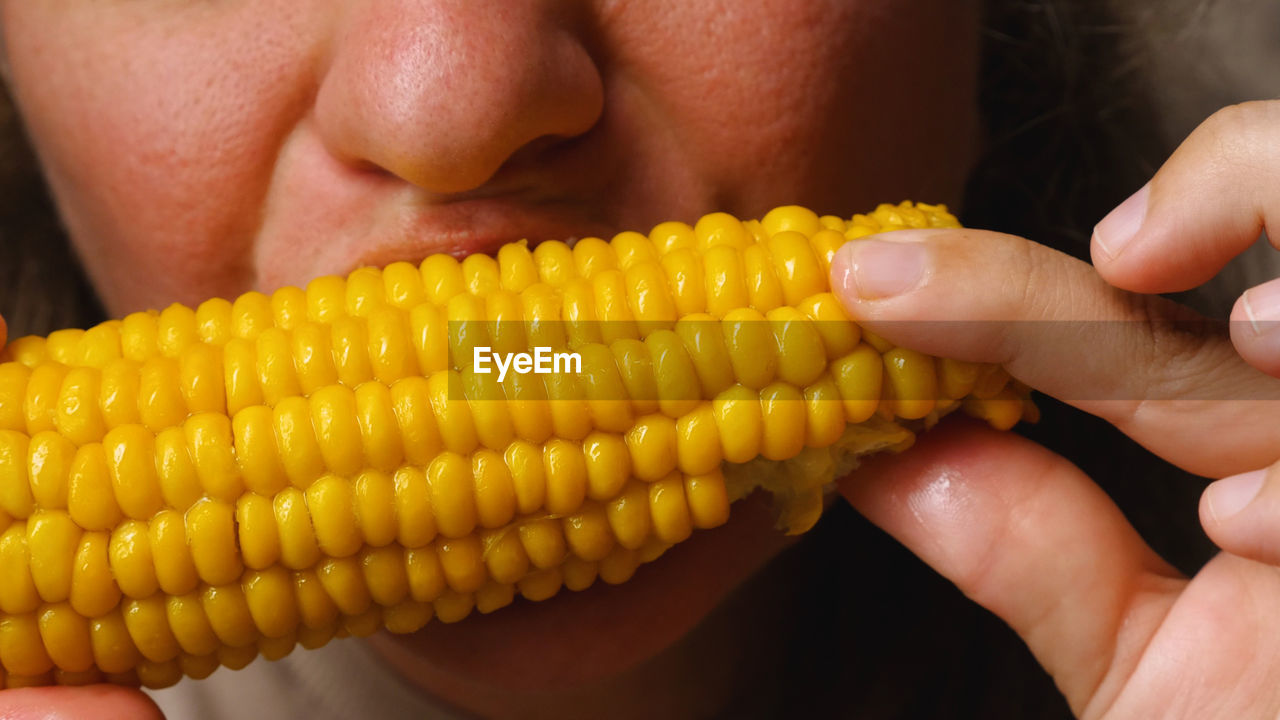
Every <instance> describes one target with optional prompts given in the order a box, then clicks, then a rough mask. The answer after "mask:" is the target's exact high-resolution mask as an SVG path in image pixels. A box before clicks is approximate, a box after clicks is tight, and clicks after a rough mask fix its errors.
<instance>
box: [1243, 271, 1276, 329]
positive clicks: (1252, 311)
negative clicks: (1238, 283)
mask: <svg viewBox="0 0 1280 720" xmlns="http://www.w3.org/2000/svg"><path fill="white" fill-rule="evenodd" d="M1240 304H1241V305H1242V306H1243V307H1244V316H1245V317H1247V318H1249V324H1250V325H1251V326H1253V332H1254V333H1255V334H1257V335H1263V334H1265V333H1268V332H1270V331H1272V330H1275V329H1276V328H1277V327H1278V326H1280V323H1278V322H1277V321H1280V279H1277V280H1269V281H1267V282H1264V283H1262V284H1261V285H1258V286H1257V287H1251V288H1249V289H1248V290H1245V291H1244V295H1243V296H1241V298H1240Z"/></svg>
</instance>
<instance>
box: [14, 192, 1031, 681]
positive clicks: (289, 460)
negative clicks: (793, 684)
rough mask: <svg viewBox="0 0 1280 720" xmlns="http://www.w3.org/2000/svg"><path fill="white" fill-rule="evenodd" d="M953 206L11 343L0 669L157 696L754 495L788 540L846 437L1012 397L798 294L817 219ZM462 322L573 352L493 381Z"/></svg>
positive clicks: (369, 275)
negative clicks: (568, 368)
mask: <svg viewBox="0 0 1280 720" xmlns="http://www.w3.org/2000/svg"><path fill="white" fill-rule="evenodd" d="M954 226H956V223H955V220H954V218H952V217H951V216H950V215H949V214H947V213H946V210H945V208H942V207H940V206H930V205H912V204H910V203H904V204H898V205H882V206H880V207H878V208H876V210H875V211H874V212H872V213H868V214H864V215H856V216H854V217H853V218H852V219H850V220H847V221H846V220H842V219H840V218H838V217H835V216H822V217H819V216H818V215H816V214H815V213H813V212H812V211H809V210H807V209H805V208H802V207H798V206H786V207H781V208H777V209H775V210H773V211H771V212H770V213H768V214H766V215H765V216H764V218H762V219H761V220H759V221H757V220H746V221H742V220H739V219H738V218H736V217H733V216H731V215H728V214H725V213H715V214H711V215H708V216H705V217H703V218H701V219H700V220H698V221H697V223H695V224H694V225H693V226H689V225H686V224H683V223H678V222H671V223H663V224H661V225H659V226H657V227H655V228H654V229H653V230H652V232H650V233H649V234H648V235H644V234H640V233H634V232H623V233H619V234H618V235H617V236H615V237H614V238H613V239H612V240H610V241H605V240H602V239H599V238H585V239H582V240H581V241H579V242H577V243H576V245H573V246H571V245H570V244H566V243H560V242H555V241H551V242H544V243H541V244H539V245H537V246H536V247H535V249H533V250H530V249H529V247H528V245H527V243H515V244H512V245H508V246H506V247H503V248H501V249H500V250H499V251H498V253H497V255H496V257H494V258H491V257H487V256H481V255H473V256H470V257H468V258H466V259H465V260H462V261H458V260H457V259H455V258H452V257H448V256H433V257H431V258H428V259H426V260H424V261H423V262H422V263H421V264H420V265H418V266H414V265H411V264H409V263H403V262H401V263H392V264H391V265H389V266H388V267H386V268H385V269H382V270H378V269H376V268H360V269H358V270H356V271H355V272H353V273H352V274H351V275H350V276H348V277H347V278H336V277H329V278H318V279H316V280H314V281H312V282H311V283H310V284H308V285H307V287H306V289H301V288H284V289H281V290H279V291H277V292H275V293H273V294H271V295H270V296H267V295H264V294H261V293H247V294H245V295H243V296H241V297H240V298H238V299H236V300H234V301H228V300H210V301H208V302H205V303H203V304H201V305H200V306H199V307H198V308H196V309H194V310H192V309H190V308H185V307H182V306H180V305H173V306H170V307H168V308H166V309H165V310H163V311H162V312H155V311H148V312H142V313H134V314H133V315H130V316H128V317H126V318H125V319H124V320H122V321H109V322H107V323H103V324H100V325H98V326H96V327H93V328H89V329H88V330H83V331H82V330H66V331H60V332H58V333H54V334H53V335H51V336H49V337H48V338H47V339H42V338H20V339H18V340H16V341H15V342H14V343H12V344H11V345H10V346H9V347H8V348H7V349H6V350H5V351H4V353H3V354H0V359H3V360H5V361H8V362H3V363H0V686H10V687H16V686H30V685H37V684H48V683H60V684H88V683H93V682H99V681H102V680H106V681H109V682H121V683H133V684H138V683H141V684H143V685H147V686H150V687H161V686H165V685H169V684H172V683H174V682H176V681H177V680H178V679H179V678H181V677H183V676H190V677H197V678H198V677H205V676H207V675H209V674H210V673H212V672H213V671H214V669H215V668H216V667H217V666H219V665H225V666H227V667H230V668H239V667H243V666H244V665H246V664H248V663H249V662H250V661H252V660H253V658H255V657H257V656H259V655H261V656H263V657H266V658H268V659H276V658H281V657H284V656H285V655H287V654H288V653H289V652H291V651H292V649H293V648H294V647H295V646H297V645H301V646H303V647H318V646H320V645H323V644H324V643H326V642H328V641H329V640H330V639H331V638H333V637H335V636H364V635H368V634H371V633H373V632H375V631H376V630H377V629H378V628H380V627H385V628H386V629H388V630H390V631H392V632H399V633H406V632H413V631H416V630H417V629H418V628H421V627H422V626H423V625H424V624H426V623H427V622H428V621H430V620H432V619H435V620H438V621H440V622H456V621H458V620H461V619H462V618H463V617H465V616H466V615H468V614H469V613H471V612H472V611H473V610H476V611H479V612H481V613H488V612H493V611H496V610H498V609H500V608H502V607H504V606H506V605H508V604H510V603H512V602H513V601H514V599H515V596H516V594H517V593H519V594H520V595H521V596H522V597H524V598H526V599H528V600H535V601H536V600H545V599H547V598H550V597H552V596H554V595H555V594H556V593H558V592H559V590H560V588H562V587H566V588H568V589H570V590H574V591H579V590H583V589H585V588H587V587H589V586H591V585H592V584H593V583H595V582H596V581H597V579H598V580H600V581H603V582H605V583H610V584H616V583H622V582H625V581H626V580H628V579H629V578H631V577H632V575H633V574H634V573H635V572H636V569H637V567H638V566H639V565H640V564H642V563H647V562H653V561H655V560H657V559H658V558H659V557H660V556H661V555H662V554H663V553H664V552H665V551H666V550H667V549H668V548H669V547H671V546H672V545H673V544H675V543H678V542H681V541H683V540H684V539H686V538H687V537H689V536H690V535H691V534H692V533H693V531H694V530H695V529H706V528H713V527H717V526H720V525H722V524H724V523H725V522H727V521H728V519H729V514H730V503H731V501H732V500H735V499H738V498H740V497H743V496H745V495H746V494H748V493H749V492H751V491H752V490H753V489H755V488H763V489H765V490H768V491H769V492H771V493H773V494H774V496H775V498H776V499H777V501H778V502H779V503H780V505H781V507H780V508H779V513H778V514H779V517H780V520H779V526H780V527H781V528H783V529H785V530H787V531H788V532H800V531H803V530H804V529H807V528H808V527H809V526H811V525H812V524H813V523H814V522H815V521H816V520H817V518H818V516H819V515H820V513H821V511H822V505H823V492H824V488H825V487H826V486H827V485H828V483H829V482H830V481H831V479H832V477H833V475H834V474H835V472H836V471H837V469H838V468H843V467H846V466H847V465H848V464H849V462H848V461H849V460H850V459H852V457H856V456H858V455H861V454H863V453H866V452H872V451H876V450H881V449H891V450H897V449H903V448H905V447H907V446H909V445H910V444H911V442H912V440H913V438H914V432H915V431H918V430H921V429H923V428H926V427H929V426H931V425H932V424H933V423H934V422H936V421H937V419H938V418H939V417H941V416H942V415H944V414H946V413H947V412H950V411H952V410H953V409H956V408H963V410H964V411H966V412H968V413H969V414H972V415H975V416H978V417H982V418H985V419H986V420H987V421H988V422H989V423H990V424H992V425H993V426H996V427H1001V428H1005V427H1009V426H1011V425H1012V424H1013V423H1015V422H1017V421H1019V420H1021V419H1033V418H1034V417H1035V411H1034V407H1033V406H1031V405H1030V404H1029V403H1028V402H1027V399H1026V394H1027V392H1028V391H1027V389H1026V388H1025V387H1024V386H1023V385H1021V384H1020V383H1017V382H1016V381H1013V380H1011V379H1010V378H1009V376H1008V374H1007V372H1005V371H1004V370H1002V369H1001V368H999V367H994V366H986V365H974V364H970V363H961V362H957V361H953V360H949V359H935V358H931V357H928V356H926V355H922V354H920V353H915V352H913V351H911V350H909V349H906V348H896V347H894V346H893V345H892V344H891V343H889V342H888V341H887V340H886V339H884V338H881V337H879V336H877V335H875V334H873V333H867V332H863V331H862V330H861V329H860V328H859V327H858V326H857V325H856V324H854V323H853V322H851V321H850V320H849V318H848V316H847V315H846V313H845V312H844V310H843V308H842V306H841V304H840V301H839V300H838V299H837V298H836V296H835V295H834V294H832V292H831V289H830V287H829V285H828V280H827V273H828V271H829V269H830V263H831V259H832V257H833V256H834V253H835V252H836V250H837V249H838V248H839V247H840V246H841V245H842V244H843V243H844V242H845V241H846V239H847V238H857V237H863V236H866V235H869V234H872V233H875V232H883V231H887V230H894V229H899V228H903V227H954ZM482 346H488V347H491V348H492V349H493V350H494V351H495V352H502V353H517V352H526V351H528V350H529V349H531V348H532V347H537V346H542V347H548V348H551V349H552V350H553V351H554V352H568V351H572V352H577V353H579V355H580V358H581V360H582V365H583V367H582V369H581V372H570V373H565V372H559V373H553V374H551V375H538V374H533V373H530V374H521V373H519V372H515V373H509V374H508V376H507V377H506V378H505V379H504V380H502V381H501V382H499V381H498V379H497V377H496V374H485V373H483V372H478V371H477V370H476V368H473V367H471V366H472V364H473V360H474V358H473V351H474V349H475V348H477V347H482Z"/></svg>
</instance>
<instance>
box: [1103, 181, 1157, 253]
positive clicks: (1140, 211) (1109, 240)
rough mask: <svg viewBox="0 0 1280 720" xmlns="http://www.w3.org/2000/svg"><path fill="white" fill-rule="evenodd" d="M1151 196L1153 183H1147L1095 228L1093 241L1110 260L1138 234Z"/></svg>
mask: <svg viewBox="0 0 1280 720" xmlns="http://www.w3.org/2000/svg"><path fill="white" fill-rule="evenodd" d="M1150 196H1151V183H1147V184H1146V185H1143V186H1142V189H1141V190H1139V191H1138V192H1136V193H1134V194H1132V195H1130V196H1129V199H1128V200H1125V201H1124V202H1122V203H1120V204H1119V205H1117V206H1116V209H1115V210H1112V211H1111V212H1109V213H1107V216H1106V217H1104V218H1102V222H1099V223H1098V224H1097V225H1095V226H1094V228H1093V241H1094V242H1095V243H1097V245H1098V248H1099V249H1100V250H1102V253H1103V254H1104V255H1106V256H1107V257H1108V258H1114V257H1115V256H1117V255H1119V254H1120V253H1121V252H1123V251H1124V248H1125V246H1126V245H1128V244H1129V241H1130V240H1132V239H1133V237H1134V236H1135V235H1137V234H1138V230H1139V229H1140V228H1141V227H1142V221H1143V219H1145V218H1146V216H1147V201H1148V199H1149V198H1150Z"/></svg>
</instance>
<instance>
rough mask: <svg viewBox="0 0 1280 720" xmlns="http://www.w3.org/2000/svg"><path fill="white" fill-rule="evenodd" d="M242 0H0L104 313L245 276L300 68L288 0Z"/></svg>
mask: <svg viewBox="0 0 1280 720" xmlns="http://www.w3.org/2000/svg"><path fill="white" fill-rule="evenodd" d="M249 5H250V4H249V3H230V4H228V5H226V6H219V5H211V4H199V5H194V6H193V5H192V4H189V3H184V4H181V5H180V6H175V7H173V8H159V9H157V8H154V7H151V8H147V7H144V6H142V5H137V6H130V5H123V4H119V3H102V4H98V3H87V4H86V3H85V2H83V0H50V1H49V2H41V3H19V2H10V3H8V4H6V5H5V8H4V11H5V14H4V18H3V20H4V32H5V34H6V40H7V43H8V51H9V57H10V58H11V65H12V77H13V89H14V95H15V98H16V99H17V101H18V104H19V106H20V107H21V108H22V110H23V112H24V115H25V118H26V120H27V123H28V127H29V128H30V129H31V136H32V142H33V145H34V146H35V149H36V152H37V153H38V154H39V155H40V158H41V160H42V162H43V164H44V166H45V169H46V176H47V178H48V180H49V183H50V186H51V188H52V190H53V193H54V196H55V199H56V201H57V203H58V206H59V209H60V211H61V213H62V216H63V219H64V221H65V222H66V224H67V227H68V230H69V231H70V234H71V236H72V240H73V242H74V244H75V246H76V249H77V251H78V252H79V254H80V255H81V258H82V260H83V262H84V264H85V266H86V268H87V270H88V272H89V274H90V276H91V277H92V279H93V281H94V284H95V286H96V287H97V288H98V290H99V292H100V293H101V295H102V297H103V300H104V301H105V302H106V304H107V307H108V310H109V311H110V312H111V313H112V314H116V315H119V314H121V313H125V312H129V311H132V310H137V309H141V308H144V307H148V306H154V305H157V304H162V303H167V302H169V301H173V300H177V301H185V302H196V301H199V300H201V299H203V298H205V297H209V296H212V295H215V294H224V293H227V292H235V291H239V290H244V289H247V288H248V286H249V284H250V283H251V281H252V278H251V276H250V274H251V271H250V270H249V266H248V265H247V263H246V255H247V248H248V246H249V244H250V243H251V238H252V235H253V233H254V231H255V228H256V225H257V223H258V217H257V215H258V207H259V206H260V203H261V197H262V196H263V194H264V193H265V192H266V188H267V185H268V182H269V180H270V176H271V168H272V165H273V163H274V158H275V155H276V149H277V148H278V147H279V145H280V143H281V141H282V138H283V136H284V135H285V134H286V133H287V132H288V130H289V128H290V127H291V126H292V124H293V122H294V116H296V115H297V114H298V112H300V108H302V107H303V106H304V101H305V95H306V93H307V87H308V81H307V77H306V75H307V72H308V70H307V68H308V65H307V63H306V62H304V59H305V53H304V52H303V51H304V50H305V48H299V47H297V45H298V43H297V42H296V41H294V40H293V38H295V37H299V35H298V34H297V32H296V31H297V28H296V23H294V22H293V20H292V18H291V17H290V12H289V11H288V10H287V7H288V6H287V5H285V4H282V3H278V2H258V3H253V4H252V8H251V9H250V8H249ZM248 12H253V13H256V14H257V16H258V19H257V20H256V21H253V22H248V21H247V20H246V18H245V17H243V15H244V14H245V13H248ZM237 14H239V15H240V16H241V17H237ZM197 16H198V17H197ZM246 27H252V28H255V32H254V33H245V32H244V28H246ZM140 277H142V278H146V279H147V281H146V282H145V283H139V282H137V280H138V278H140Z"/></svg>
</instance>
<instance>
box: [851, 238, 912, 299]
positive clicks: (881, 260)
mask: <svg viewBox="0 0 1280 720" xmlns="http://www.w3.org/2000/svg"><path fill="white" fill-rule="evenodd" d="M928 252H929V250H928V246H926V245H925V244H924V243H921V242H916V241H912V240H907V239H903V240H901V241H890V240H873V239H867V240H855V241H853V242H850V243H847V244H846V245H845V246H844V247H842V248H840V255H841V256H842V257H839V258H837V259H836V261H835V263H833V264H835V265H836V266H837V270H836V272H835V274H836V276H837V277H836V281H837V282H838V283H839V284H840V285H841V286H842V287H843V289H844V291H845V293H846V294H847V295H851V296H855V297H860V298H862V299H863V300H883V299H884V298H889V297H893V296H895V295H901V294H903V293H905V292H908V291H910V290H913V289H915V288H916V286H918V285H920V281H921V280H923V279H924V268H925V263H926V262H927V261H928Z"/></svg>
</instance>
